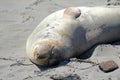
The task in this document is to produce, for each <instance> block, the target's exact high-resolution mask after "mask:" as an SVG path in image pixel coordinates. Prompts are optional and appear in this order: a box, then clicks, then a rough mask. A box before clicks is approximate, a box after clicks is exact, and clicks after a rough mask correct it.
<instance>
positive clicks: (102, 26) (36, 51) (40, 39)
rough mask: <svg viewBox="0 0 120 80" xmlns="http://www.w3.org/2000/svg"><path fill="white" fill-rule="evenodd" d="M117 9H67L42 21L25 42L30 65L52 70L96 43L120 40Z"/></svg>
mask: <svg viewBox="0 0 120 80" xmlns="http://www.w3.org/2000/svg"><path fill="white" fill-rule="evenodd" d="M119 33H120V8H114V7H113V8H105V7H79V8H76V7H70V8H67V9H65V10H60V11H57V12H55V13H53V14H51V15H50V16H48V17H47V18H45V19H44V20H43V21H42V22H41V23H40V24H39V25H38V27H37V28H36V29H35V30H34V31H33V33H32V34H31V35H30V36H29V38H28V40H27V46H26V49H27V54H28V57H29V58H30V60H31V61H32V62H34V63H35V64H38V65H42V66H52V65H56V64H58V63H59V62H61V61H63V60H65V59H69V58H71V57H77V56H79V55H81V54H83V53H84V52H85V51H86V50H88V49H90V48H91V47H92V46H93V45H95V44H98V43H107V42H111V41H116V40H120V36H119Z"/></svg>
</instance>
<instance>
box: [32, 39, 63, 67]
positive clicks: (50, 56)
mask: <svg viewBox="0 0 120 80" xmlns="http://www.w3.org/2000/svg"><path fill="white" fill-rule="evenodd" d="M59 48H60V46H59V45H58V43H56V42H50V41H43V42H40V43H37V44H36V45H35V46H34V48H33V51H32V58H31V61H32V62H34V63H35V64H37V65H41V66H51V65H56V64H58V63H59V62H60V61H61V60H62V58H61V57H62V52H61V51H60V49H59Z"/></svg>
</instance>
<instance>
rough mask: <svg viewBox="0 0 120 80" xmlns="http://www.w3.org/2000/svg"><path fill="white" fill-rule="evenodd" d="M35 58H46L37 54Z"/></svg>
mask: <svg viewBox="0 0 120 80" xmlns="http://www.w3.org/2000/svg"><path fill="white" fill-rule="evenodd" d="M36 58H37V59H44V58H46V56H45V55H40V54H39V53H38V54H36Z"/></svg>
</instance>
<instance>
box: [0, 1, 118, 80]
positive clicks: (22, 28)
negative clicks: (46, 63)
mask: <svg viewBox="0 0 120 80" xmlns="http://www.w3.org/2000/svg"><path fill="white" fill-rule="evenodd" d="M71 6H76V7H77V6H120V0H0V80H54V79H52V78H51V77H58V78H59V76H61V77H64V76H70V77H68V78H67V79H63V80H120V76H119V74H120V68H118V69H117V70H115V71H113V72H110V73H104V72H103V71H101V70H100V69H99V67H98V66H97V65H91V64H89V63H80V62H76V61H69V62H68V61H64V62H62V63H60V64H59V65H57V66H54V67H49V68H44V67H37V66H36V65H35V64H33V63H31V62H30V60H29V59H28V57H27V54H26V48H25V47H26V41H27V38H28V36H29V35H30V34H31V32H32V31H33V30H34V29H35V27H36V26H37V25H38V24H39V23H40V22H41V21H42V20H43V19H44V18H45V17H46V16H48V15H49V14H51V13H53V12H55V11H57V10H60V9H63V8H66V7H71ZM118 36H119V35H118ZM93 50H94V51H93V55H92V57H91V58H90V59H92V60H94V61H98V62H101V61H107V60H113V61H115V62H116V63H117V64H118V66H119V67H120V56H119V55H120V42H117V43H114V44H102V45H99V46H96V47H95V48H94V49H93ZM98 53H99V54H98ZM61 80H62V79H61Z"/></svg>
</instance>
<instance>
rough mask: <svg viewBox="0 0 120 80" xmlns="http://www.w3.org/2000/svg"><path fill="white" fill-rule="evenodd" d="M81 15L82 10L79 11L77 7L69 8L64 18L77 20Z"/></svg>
mask: <svg viewBox="0 0 120 80" xmlns="http://www.w3.org/2000/svg"><path fill="white" fill-rule="evenodd" d="M80 15H81V11H80V9H78V8H77V7H69V8H67V9H65V11H64V13H63V18H72V19H76V18H78V17H79V16H80Z"/></svg>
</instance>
